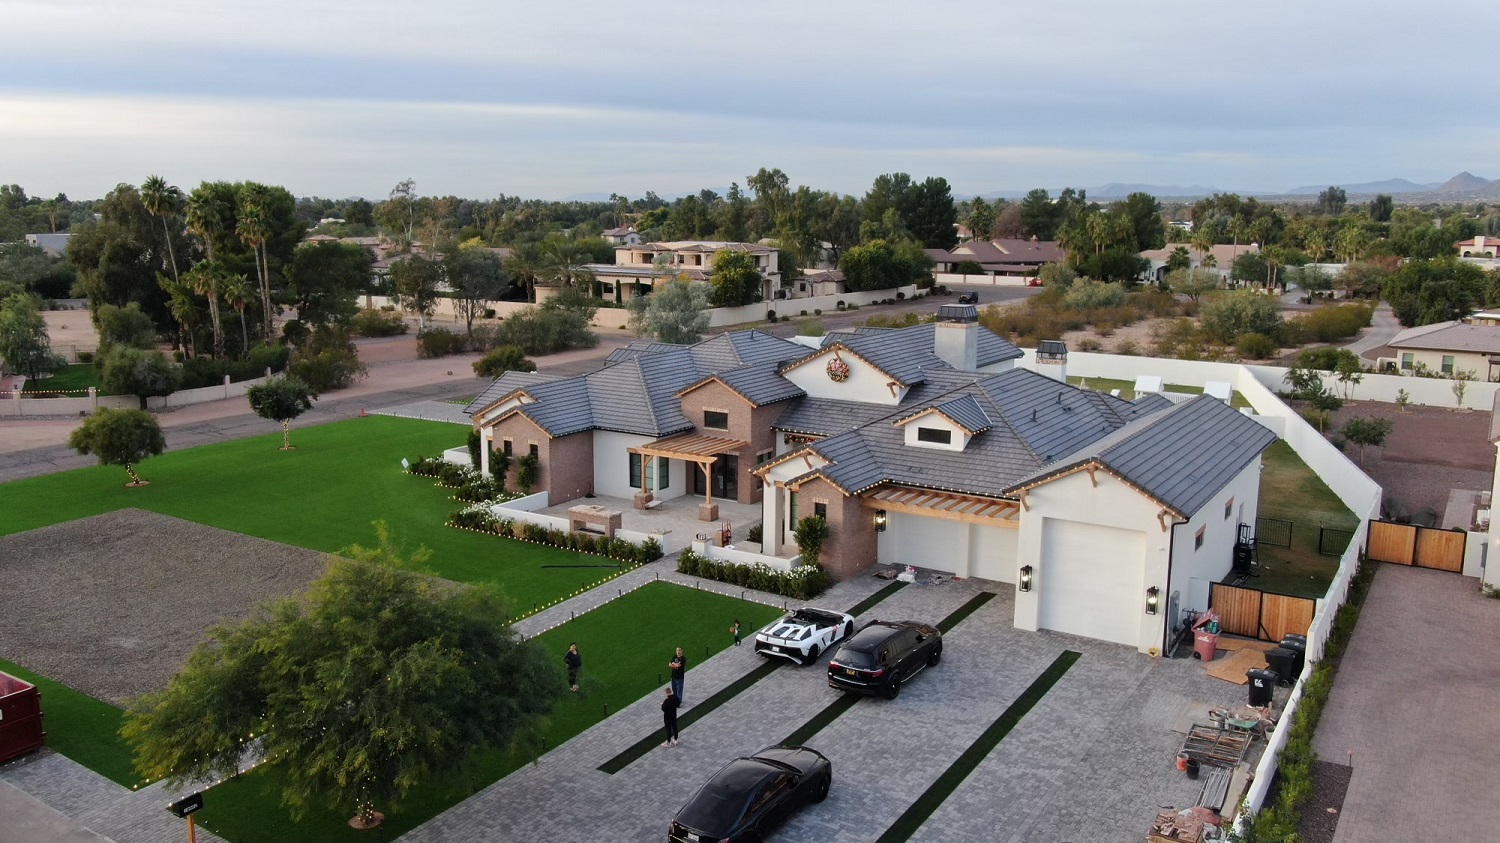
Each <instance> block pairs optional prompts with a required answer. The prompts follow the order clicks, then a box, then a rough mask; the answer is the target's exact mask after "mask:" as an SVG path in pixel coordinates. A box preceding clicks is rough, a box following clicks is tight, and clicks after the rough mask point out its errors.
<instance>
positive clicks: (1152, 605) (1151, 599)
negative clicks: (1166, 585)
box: [1146, 585, 1161, 615]
mask: <svg viewBox="0 0 1500 843" xmlns="http://www.w3.org/2000/svg"><path fill="white" fill-rule="evenodd" d="M1160 602H1161V589H1159V588H1157V587H1156V586H1154V585H1153V586H1151V587H1150V588H1148V589H1146V614H1148V615H1154V614H1156V608H1157V604H1159V603H1160Z"/></svg>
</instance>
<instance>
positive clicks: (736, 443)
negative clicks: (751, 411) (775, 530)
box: [629, 433, 759, 521]
mask: <svg viewBox="0 0 1500 843" xmlns="http://www.w3.org/2000/svg"><path fill="white" fill-rule="evenodd" d="M748 447H750V443H749V442H746V441H744V440H742V439H729V438H726V437H721V436H705V435H703V434H700V433H684V434H681V435H679V436H669V437H667V438H665V439H658V440H656V441H655V442H651V443H649V444H646V445H638V446H636V447H634V448H630V449H629V451H630V453H632V454H639V455H640V457H641V476H642V477H652V476H654V473H653V472H652V471H651V463H652V461H654V460H655V459H656V458H658V457H661V458H663V459H675V460H682V461H683V462H689V463H693V464H694V465H696V466H697V467H698V471H699V472H700V474H698V475H697V476H695V477H694V479H693V480H692V481H690V482H691V483H692V484H693V491H694V496H696V495H697V494H698V493H699V491H700V490H701V493H702V495H703V502H702V504H700V506H699V509H698V519H699V520H701V521H716V520H718V519H719V507H720V506H724V507H727V506H728V505H729V504H731V503H733V502H734V501H735V500H736V499H737V498H738V497H739V455H740V453H742V452H743V451H744V450H745V449H746V448H748ZM636 497H637V500H636V501H632V506H636V507H639V506H641V505H643V504H644V502H645V501H649V500H651V497H650V492H649V490H648V491H643V492H642V493H641V494H639V495H637V496H636ZM716 498H717V499H718V501H717V503H716V502H715V499H716ZM744 506H754V505H751V504H744ZM754 508H755V510H756V511H757V512H759V507H758V506H756V507H754ZM757 520H758V518H757Z"/></svg>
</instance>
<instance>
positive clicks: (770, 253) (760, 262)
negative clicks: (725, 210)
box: [588, 240, 781, 304]
mask: <svg viewBox="0 0 1500 843" xmlns="http://www.w3.org/2000/svg"><path fill="white" fill-rule="evenodd" d="M725 251H731V252H749V253H750V254H752V255H754V256H755V262H756V266H757V267H758V268H759V269H760V274H761V279H762V281H761V298H762V299H763V300H770V299H771V298H772V297H773V296H774V295H775V291H776V290H777V289H778V288H780V287H781V269H780V263H779V258H780V252H779V251H778V250H777V249H775V248H773V247H771V246H761V245H759V244H756V243H729V242H725V241H722V240H674V241H670V242H664V243H646V244H641V245H631V246H621V247H619V248H617V249H615V262H614V263H612V264H608V263H591V264H588V269H589V271H591V272H593V273H594V278H595V279H596V280H597V281H598V282H599V285H600V295H601V296H602V297H604V298H606V299H608V300H610V301H613V302H616V303H617V304H624V303H627V302H629V301H630V300H631V299H632V298H635V297H636V296H643V295H647V294H649V293H650V292H651V289H652V288H654V287H655V286H656V285H657V284H664V283H667V282H668V281H671V280H672V279H674V278H686V279H687V280H689V281H707V280H708V277H709V276H710V275H712V274H713V266H714V257H715V256H716V255H718V254H719V253H720V252H725Z"/></svg>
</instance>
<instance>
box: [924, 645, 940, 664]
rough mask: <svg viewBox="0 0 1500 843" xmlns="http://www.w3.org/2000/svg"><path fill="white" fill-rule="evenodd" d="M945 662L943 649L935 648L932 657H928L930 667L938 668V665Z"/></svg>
mask: <svg viewBox="0 0 1500 843" xmlns="http://www.w3.org/2000/svg"><path fill="white" fill-rule="evenodd" d="M942 660H943V648H942V647H933V648H932V655H930V656H928V657H927V666H928V667H937V663H938V662H940V661H942Z"/></svg>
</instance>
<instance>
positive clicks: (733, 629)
mask: <svg viewBox="0 0 1500 843" xmlns="http://www.w3.org/2000/svg"><path fill="white" fill-rule="evenodd" d="M729 634H731V635H733V636H734V646H736V647H738V646H740V619H739V618H735V619H734V625H733V626H731V627H730V628H729Z"/></svg>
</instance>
